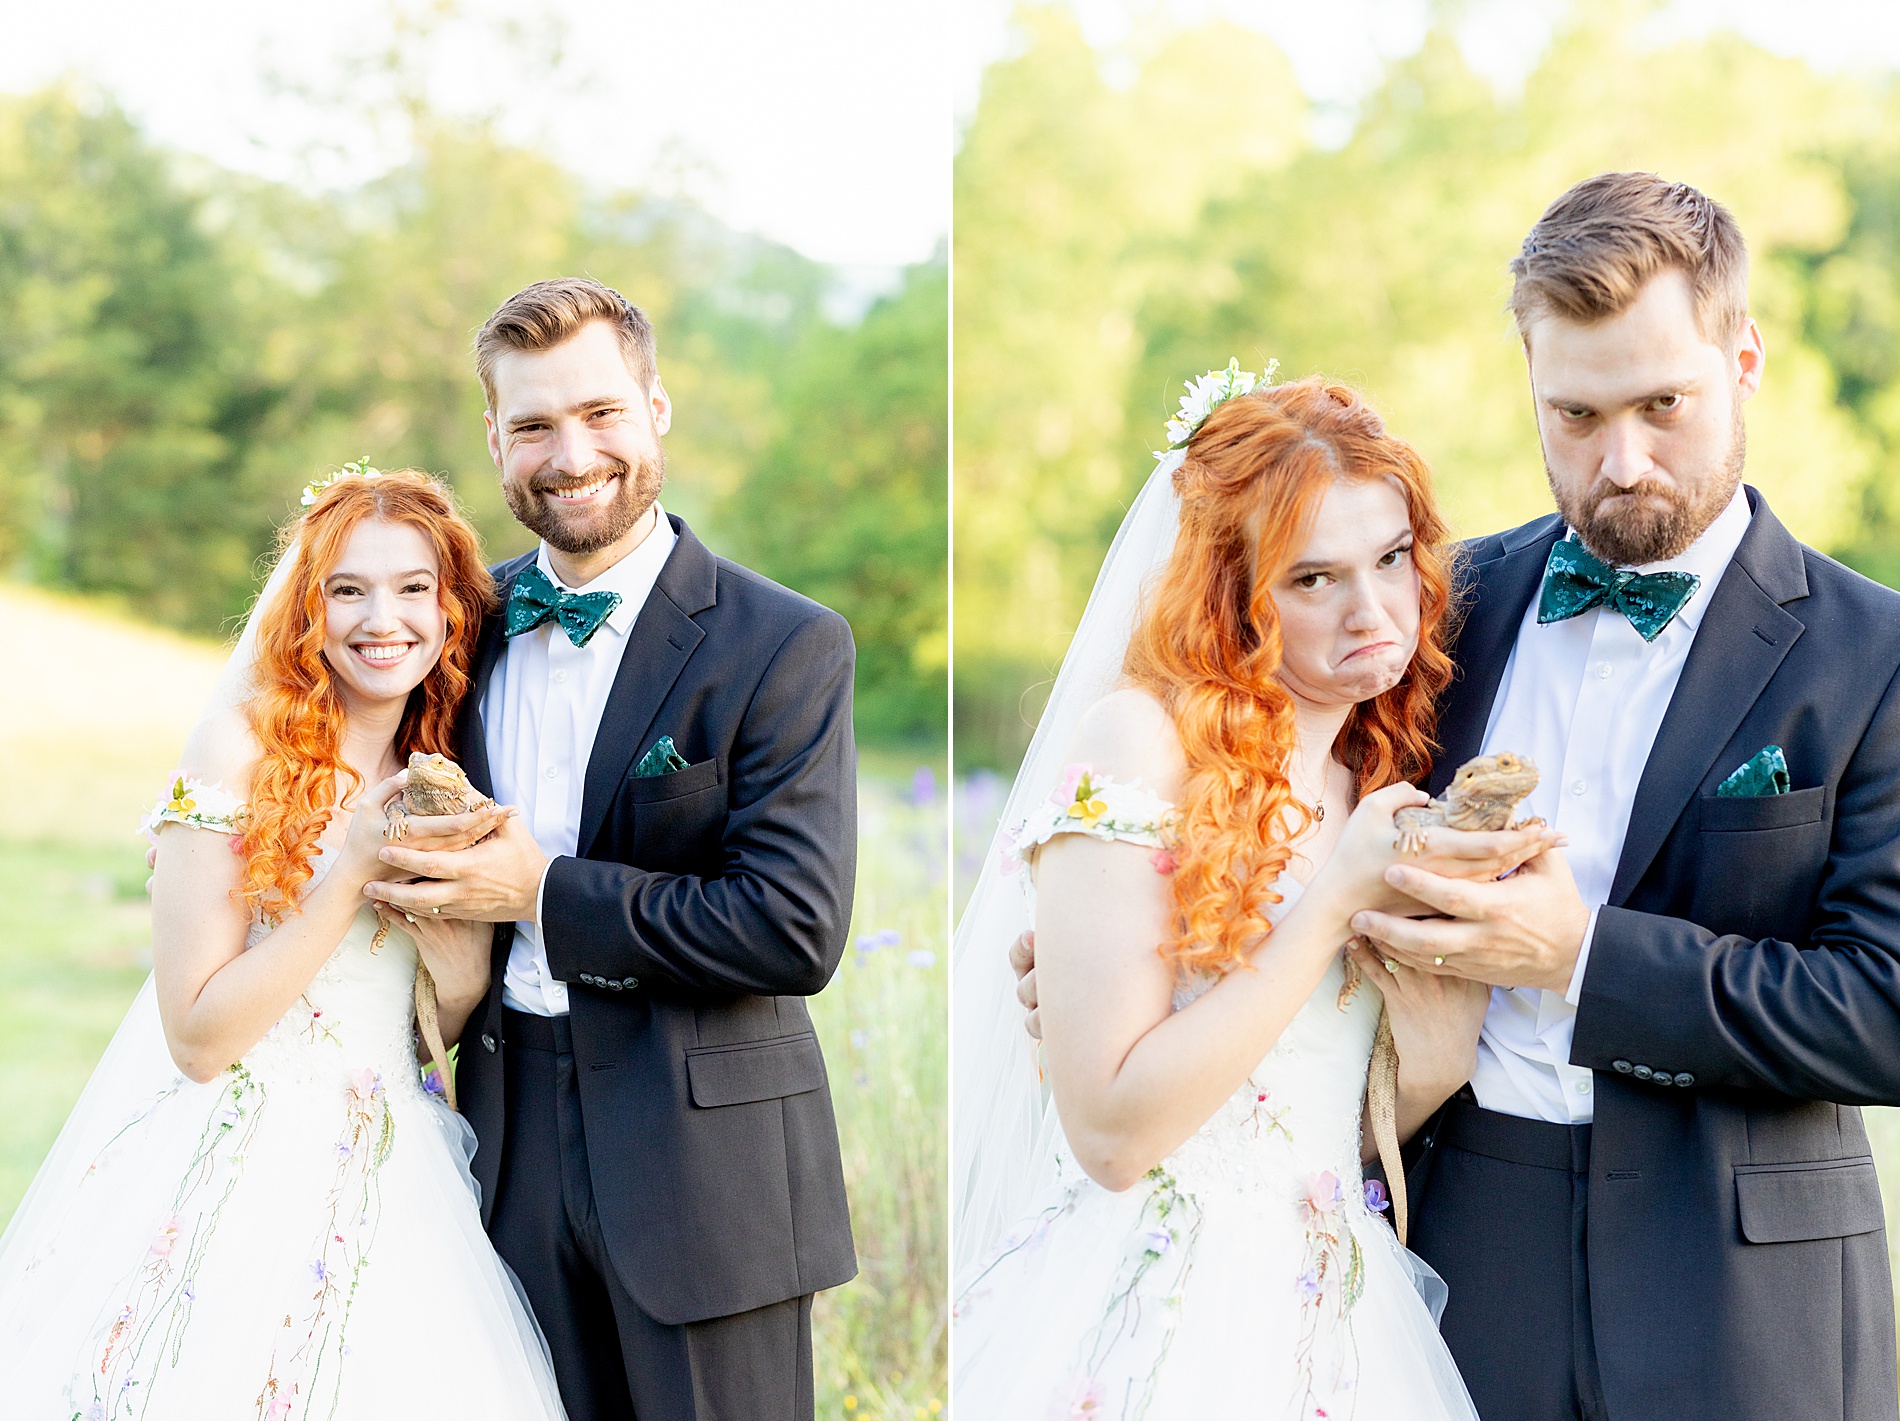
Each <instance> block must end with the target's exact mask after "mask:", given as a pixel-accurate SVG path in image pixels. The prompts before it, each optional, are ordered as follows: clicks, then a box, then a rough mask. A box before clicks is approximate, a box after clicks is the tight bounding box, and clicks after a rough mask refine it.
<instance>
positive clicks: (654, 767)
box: [633, 735, 1780, 780]
mask: <svg viewBox="0 0 1900 1421" xmlns="http://www.w3.org/2000/svg"><path fill="white" fill-rule="evenodd" d="M1776 753H1777V754H1779V753H1780V752H1779V751H1777V752H1776ZM685 768H686V761H685V760H684V759H682V758H681V757H680V752H679V751H678V750H676V749H675V748H674V747H673V737H672V736H670V735H662V736H661V737H660V738H659V739H658V740H656V741H654V742H653V748H652V749H651V750H649V751H647V752H646V754H644V755H642V756H641V757H640V763H639V764H637V765H635V766H634V767H633V777H634V778H635V779H636V780H650V779H652V778H653V777H654V776H655V775H670V774H672V773H673V771H675V770H683V769H685Z"/></svg>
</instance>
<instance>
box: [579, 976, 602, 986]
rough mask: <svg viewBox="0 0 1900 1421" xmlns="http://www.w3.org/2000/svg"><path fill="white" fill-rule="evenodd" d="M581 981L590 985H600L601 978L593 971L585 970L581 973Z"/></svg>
mask: <svg viewBox="0 0 1900 1421" xmlns="http://www.w3.org/2000/svg"><path fill="white" fill-rule="evenodd" d="M581 981H583V982H585V983H586V984H587V985H588V986H590V987H593V986H598V985H599V983H600V978H598V977H596V976H595V975H594V974H593V973H592V972H583V973H581Z"/></svg>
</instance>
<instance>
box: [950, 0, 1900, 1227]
mask: <svg viewBox="0 0 1900 1421" xmlns="http://www.w3.org/2000/svg"><path fill="white" fill-rule="evenodd" d="M968 8H969V13H970V15H971V19H970V21H969V23H968V25H967V27H966V28H965V29H964V30H963V31H962V32H961V33H960V35H959V40H960V43H961V46H962V47H961V49H960V51H959V53H960V64H959V72H958V76H957V103H958V107H959V135H958V150H957V157H956V195H955V210H956V242H955V266H956V274H955V296H954V307H955V311H954V331H955V345H956V392H955V430H956V436H955V444H956V448H955V468H956V478H955V483H956V486H955V535H956V536H955V561H956V617H955V626H956V651H955V658H956V681H955V723H956V736H955V748H956V757H957V767H958V772H959V782H958V794H957V799H956V827H955V835H956V845H957V849H956V864H957V867H956V877H957V882H958V893H957V895H956V899H957V901H958V903H959V904H960V903H961V900H962V898H963V896H964V895H965V894H967V892H968V890H969V888H970V886H971V884H972V882H973V880H974V876H975V873H976V872H977V870H978V869H979V868H980V867H981V864H982V858H983V855H984V853H985V852H986V851H987V849H988V847H989V844H990V836H991V833H992V831H993V829H994V827H995V820H996V816H997V815H998V814H999V813H1000V812H1001V800H1002V795H1003V791H1004V789H1005V787H1006V785H1007V783H1008V779H1009V777H1010V775H1011V774H1012V773H1013V772H1014V770H1015V766H1016V764H1017V762H1018V760H1019V759H1020V757H1021V754H1022V751H1023V749H1024V747H1025V746H1026V745H1027V743H1028V738H1029V735H1030V733H1031V731H1032V730H1033V728H1034V725H1035V721H1036V717H1037V715H1038V713H1039V712H1040V709H1041V706H1042V703H1043V701H1044V699H1045V698H1046V696H1047V694H1048V691H1049V688H1050V685H1051V683H1052V681H1053V678H1054V675H1055V672H1056V669H1057V668H1058V667H1059V665H1060V663H1061V658H1062V653H1063V650H1064V648H1065V647H1066V645H1067V642H1068V638H1069V636H1070V634H1071V633H1072V631H1073V629H1074V627H1075V624H1076V622H1077V620H1078V619H1079V618H1080V616H1081V611H1082V607H1083V604H1084V602H1085V601H1086V599H1087V597H1088V592H1089V588H1090V586H1091V585H1092V583H1093V580H1094V577H1095V573H1096V570H1097V568H1098V566H1099V564H1100V561H1101V558H1102V556H1103V554H1104V553H1105V551H1106V550H1107V547H1108V543H1109V540H1110V538H1111V537H1112V536H1113V534H1114V530H1115V528H1116V525H1117V524H1118V523H1119V522H1120V520H1121V517H1122V514H1123V512H1124V510H1125V509H1126V507H1127V505H1128V503H1129V502H1130V500H1131V499H1132V498H1133V496H1134V493H1135V491H1136V490H1137V489H1138V488H1139V487H1140V485H1141V483H1142V482H1143V480H1144V479H1145V478H1146V477H1147V475H1148V472H1149V470H1150V469H1152V468H1153V459H1152V457H1151V456H1150V453H1149V451H1150V450H1152V449H1155V448H1157V447H1161V446H1162V445H1163V443H1164V441H1165V435H1164V434H1163V432H1162V426H1163V424H1164V422H1165V421H1166V419H1167V418H1168V416H1169V415H1170V414H1171V413H1172V412H1173V410H1174V408H1175V404H1176V400H1177V398H1178V397H1179V395H1180V393H1181V385H1182V382H1183V381H1184V380H1187V379H1189V378H1191V377H1193V376H1195V375H1198V374H1199V373H1201V372H1202V371H1204V370H1207V369H1210V368H1218V367H1220V366H1223V365H1225V364H1226V363H1227V360H1228V358H1229V357H1230V356H1237V357H1238V358H1239V360H1240V363H1241V365H1242V366H1243V367H1247V368H1252V369H1255V370H1259V369H1262V368H1263V367H1264V365H1265V363H1266V362H1267V361H1268V360H1269V359H1271V358H1275V357H1277V358H1278V359H1279V361H1280V365H1281V375H1282V377H1283V378H1287V377H1298V376H1301V375H1305V374H1309V373H1312V372H1315V371H1322V372H1325V373H1327V374H1329V375H1332V376H1335V377H1340V378H1343V379H1345V380H1348V381H1350V382H1352V383H1355V384H1357V385H1359V386H1361V387H1363V388H1364V389H1366V390H1367V391H1369V392H1370V394H1371V397H1372V399H1373V400H1374V402H1375V403H1376V404H1377V406H1378V407H1379V408H1380V409H1381V410H1382V411H1383V412H1384V413H1385V414H1386V416H1387V417H1388V419H1389V420H1390V422H1391V424H1392V426H1393V427H1394V428H1395V429H1396V431H1397V432H1398V433H1400V434H1401V435H1403V436H1404V437H1405V438H1407V439H1408V440H1410V441H1412V442H1413V443H1414V444H1415V445H1416V446H1417V447H1418V449H1419V450H1420V451H1421V452H1422V453H1423V454H1424V455H1425V457H1426V458H1427V460H1428V461H1429V462H1430V463H1431V465H1432V468H1433V469H1434V471H1435V473H1436V476H1437V481H1438V486H1439V488H1440V490H1441V491H1442V493H1443V496H1444V499H1445V501H1446V503H1447V505H1448V507H1449V511H1450V514H1451V516H1452V519H1453V522H1454V526H1455V527H1456V528H1457V529H1458V530H1459V531H1460V532H1461V533H1463V534H1476V533H1482V532H1487V531H1492V530H1496V529H1500V528H1505V527H1509V526H1512V525H1514V524H1517V523H1520V522H1523V521H1524V520H1526V519H1529V518H1532V517H1535V516H1538V515H1540V514H1542V513H1545V512H1548V511H1549V509H1550V506H1551V504H1550V496H1549V492H1548V489H1547V487H1546V485H1545V481H1544V477H1543V467H1542V461H1541V458H1540V455H1539V452H1538V446H1537V437H1536V427H1535V424H1534V422H1533V417H1532V412H1531V408H1530V403H1529V401H1528V399H1527V397H1526V387H1525V379H1524V373H1523V363H1522V357H1521V355H1520V352H1519V347H1518V342H1517V339H1516V336H1515V334H1514V331H1513V328H1512V325H1511V321H1510V318H1509V316H1508V315H1507V313H1506V310H1505V302H1506V299H1507V297H1508V295H1509V290H1510V282H1509V275H1508V273H1507V271H1506V263H1507V262H1508V261H1509V259H1510V258H1511V256H1512V255H1513V254H1514V253H1515V252H1516V250H1517V248H1518V245H1519V243H1520V242H1521V241H1522V239H1523V236H1524V233H1525V232H1526V231H1527V230H1528V229H1529V227H1530V225H1531V224H1532V223H1533V222H1534V221H1535V220H1536V219H1537V217H1538V215H1539V214H1540V213H1541V212H1542V210H1543V209H1544V207H1545V206H1546V205H1548V204H1549V203H1550V202H1551V200H1552V199H1554V198H1555V197H1556V196H1557V195H1558V194H1559V193H1561V192H1562V191H1563V190H1564V189H1565V188H1567V187H1568V186H1569V185H1570V184H1572V183H1574V182H1576V181H1578V180H1579V179H1581V178H1584V177H1587V176H1589V175H1590V174H1592V173H1595V172H1599V171H1603V170H1606V169H1623V168H1642V169H1649V170H1653V171H1656V172H1660V173H1662V174H1664V175H1665V176H1667V177H1670V178H1672V179H1677V180H1682V181H1687V182H1691V183H1694V184H1696V185H1697V186H1699V187H1701V188H1703V189H1704V190H1705V191H1707V192H1709V193H1710V194H1712V195H1713V196H1715V197H1717V198H1718V199H1720V200H1721V201H1722V202H1724V203H1726V204H1728V205H1729V206H1730V208H1731V209H1732V210H1733V211H1734V212H1735V214H1736V216H1737V218H1738V219H1739V221H1740V223H1741V225H1742V228H1743V231H1744V232H1745V234H1746V235H1747V237H1748V240H1749V244H1750V247H1751V250H1752V253H1753V258H1754V264H1753V276H1752V282H1751V299H1752V304H1753V308H1754V313H1755V315H1756V316H1757V317H1758V318H1759V320H1760V322H1761V325H1762V328H1763V330H1764V333H1765V335H1766V340H1767V347H1768V367H1767V379H1766V383H1765V384H1764V386H1763V388H1762V392H1761V395H1760V397H1759V398H1757V399H1756V400H1755V401H1754V402H1753V403H1751V404H1750V405H1749V407H1748V412H1747V413H1748V436H1749V448H1748V472H1747V475H1746V477H1747V479H1748V481H1749V482H1750V483H1752V484H1754V485H1756V486H1757V487H1759V488H1760V489H1762V490H1763V491H1764V493H1765V494H1766V496H1767V498H1768V500H1769V502H1770V504H1771V505H1772V506H1773V508H1774V509H1775V512H1776V513H1777V515H1778V516H1780V517H1781V518H1782V519H1783V521H1784V522H1786V523H1787V525H1788V526H1789V527H1790V528H1791V529H1792V530H1793V531H1794V533H1795V535H1796V536H1797V537H1799V538H1801V539H1803V540H1804V541H1806V542H1808V543H1810V544H1812V545H1814V546H1816V547H1819V548H1821V549H1822V550H1823V551H1826V552H1829V553H1832V554H1833V555H1834V556H1836V557H1839V558H1841V559H1842V560H1843V561H1845V562H1847V563H1849V564H1851V565H1852V566H1854V567H1856V568H1858V569H1860V570H1861V571H1863V572H1865V573H1867V574H1868V575H1870V576H1872V577H1876V578H1879V579H1881V580H1883V581H1886V582H1888V583H1889V584H1892V585H1900V78H1897V76H1900V16H1896V14H1895V12H1894V10H1893V7H1892V6H1891V5H1890V4H1875V3H1852V2H1851V0H1809V3H1807V4H1803V5H1800V6H1787V5H1782V4H1770V3H1755V0H1730V3H1722V4H1717V3H1713V0H1711V2H1710V3H1667V2H1666V0H1654V2H1653V3H1643V2H1642V0H1588V3H1574V4H1573V3H1568V0H1462V3H1460V0H1333V3H1329V4H1326V5H1324V6H1311V5H1299V6H1296V5H1292V4H1278V3H1272V4H1269V3H1252V4H1246V3H1226V4H1223V3H1219V2H1218V0H1204V2H1203V3H1195V0H1180V3H1177V4H1175V5H1172V6H1169V5H1166V4H1132V3H1118V0H1076V3H1073V4H1028V5H1014V6H1013V7H1012V5H1011V4H1010V3H1009V0H970V3H969V7H968ZM1868 1118H1869V1124H1870V1127H1871V1128H1872V1129H1873V1130H1874V1132H1875V1134H1876V1138H1877V1147H1878V1149H1879V1152H1880V1155H1881V1175H1882V1179H1883V1182H1884V1184H1885V1186H1886V1188H1887V1189H1888V1191H1889V1202H1890V1209H1889V1218H1890V1219H1896V1218H1900V1215H1895V1214H1894V1213H1893V1208H1892V1206H1893V1205H1894V1204H1900V1123H1897V1122H1900V1113H1896V1112H1894V1111H1885V1110H1877V1111H1869V1112H1868ZM1890 1237H1891V1234H1890Z"/></svg>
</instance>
